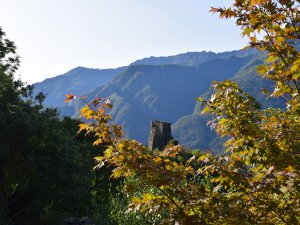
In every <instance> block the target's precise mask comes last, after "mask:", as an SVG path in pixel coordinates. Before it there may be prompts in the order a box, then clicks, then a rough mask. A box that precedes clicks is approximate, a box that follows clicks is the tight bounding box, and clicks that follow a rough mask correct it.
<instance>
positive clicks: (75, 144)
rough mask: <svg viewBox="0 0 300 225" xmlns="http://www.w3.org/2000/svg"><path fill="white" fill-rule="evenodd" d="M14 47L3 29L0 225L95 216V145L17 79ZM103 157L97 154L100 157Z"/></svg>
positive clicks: (0, 42) (0, 52)
mask: <svg viewBox="0 0 300 225" xmlns="http://www.w3.org/2000/svg"><path fill="white" fill-rule="evenodd" d="M18 64H19V57H18V56H16V55H15V46H14V43H13V42H11V41H9V40H7V39H6V38H5V34H4V32H3V31H2V30H1V28H0V127H1V131H0V224H8V225H19V224H22V225H27V224H28V225H31V224H41V225H42V224H47V225H49V224H55V225H56V224H60V223H61V222H62V220H63V219H65V218H67V217H69V216H72V217H76V216H80V217H81V216H84V215H90V214H91V213H90V212H88V209H89V207H90V204H91V202H90V201H91V193H90V188H91V186H92V182H93V179H94V176H95V175H94V173H93V172H92V171H91V167H92V165H93V161H92V159H91V157H93V155H92V154H91V152H90V151H89V149H92V146H91V144H89V143H88V141H86V140H85V138H83V137H82V136H77V137H76V134H77V129H78V125H79V121H77V120H73V119H70V118H63V119H59V117H58V115H57V112H56V110H54V109H49V108H44V107H43V106H42V101H43V99H44V95H43V94H39V95H38V96H37V97H36V100H34V99H33V97H32V96H31V95H30V94H31V87H30V86H27V85H26V84H24V83H22V82H21V81H20V80H15V79H14V72H15V71H16V69H17V67H18ZM97 154H98V153H97Z"/></svg>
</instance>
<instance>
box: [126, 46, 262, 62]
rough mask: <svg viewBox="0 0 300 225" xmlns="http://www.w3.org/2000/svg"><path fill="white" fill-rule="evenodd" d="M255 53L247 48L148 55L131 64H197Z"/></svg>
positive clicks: (255, 51)
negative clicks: (218, 51) (215, 51)
mask: <svg viewBox="0 0 300 225" xmlns="http://www.w3.org/2000/svg"><path fill="white" fill-rule="evenodd" d="M256 54H257V50H255V49H252V48H249V49H247V50H236V51H230V52H222V53H214V52H206V51H202V52H187V53H183V54H178V55H174V56H162V57H153V56H152V57H149V58H144V59H140V60H137V61H135V62H134V63H132V64H131V65H170V64H175V65H184V66H197V65H199V64H200V63H203V62H206V61H209V60H212V59H228V58H230V57H245V56H253V55H256Z"/></svg>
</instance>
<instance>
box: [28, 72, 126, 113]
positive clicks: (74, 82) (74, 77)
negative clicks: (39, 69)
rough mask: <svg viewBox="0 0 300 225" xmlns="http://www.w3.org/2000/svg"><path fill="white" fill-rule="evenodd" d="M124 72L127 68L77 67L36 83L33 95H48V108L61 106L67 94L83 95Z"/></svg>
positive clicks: (46, 102) (46, 103) (46, 101)
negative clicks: (41, 93) (40, 93)
mask: <svg viewBox="0 0 300 225" xmlns="http://www.w3.org/2000/svg"><path fill="white" fill-rule="evenodd" d="M124 70H125V67H120V68H117V69H102V70H100V69H89V68H84V67H77V68H74V69H72V70H70V71H69V72H67V73H65V74H62V75H59V76H56V77H53V78H48V79H46V80H44V81H42V82H39V83H35V84H34V93H33V94H34V95H36V94H37V93H39V92H40V91H42V92H43V93H44V94H46V95H47V98H46V100H45V102H44V104H45V105H46V106H55V107H56V106H61V105H63V103H64V99H65V94H69V93H72V94H75V95H82V94H84V93H85V92H88V91H91V90H92V89H94V88H97V87H99V86H101V85H103V84H106V83H108V82H109V81H111V80H112V79H113V78H114V77H115V76H116V75H118V74H119V73H120V72H122V71H124Z"/></svg>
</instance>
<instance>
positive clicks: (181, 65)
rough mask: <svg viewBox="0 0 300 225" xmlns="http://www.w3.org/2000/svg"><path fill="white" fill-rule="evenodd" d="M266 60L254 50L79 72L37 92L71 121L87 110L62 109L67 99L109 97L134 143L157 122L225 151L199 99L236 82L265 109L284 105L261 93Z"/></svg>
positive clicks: (186, 139) (196, 143)
mask: <svg viewBox="0 0 300 225" xmlns="http://www.w3.org/2000/svg"><path fill="white" fill-rule="evenodd" d="M263 60H264V54H261V53H260V54H258V53H257V52H256V51H255V50H253V49H248V50H246V51H245V50H239V51H232V52H224V53H213V52H190V53H185V54H179V55H176V56H169V57H150V58H145V59H141V60H137V61H136V62H134V63H132V64H131V65H129V66H128V67H121V68H117V69H106V70H97V69H87V68H83V67H79V68H75V69H73V70H71V71H69V72H68V73H66V74H63V75H60V76H57V77H55V78H50V79H46V80H45V81H43V82H40V83H37V84H35V86H36V89H35V92H36V93H37V92H38V91H41V90H42V91H44V92H46V93H48V97H47V99H46V104H47V105H52V106H59V110H60V113H61V114H62V115H69V116H74V115H77V114H78V110H79V109H80V107H81V106H82V105H81V104H79V103H77V104H74V103H73V104H72V105H69V104H64V105H62V104H63V101H64V94H66V93H71V94H75V95H86V96H87V97H88V99H93V98H95V97H108V98H110V99H111V101H112V103H113V105H114V107H113V109H112V110H111V114H112V116H113V118H114V122H115V123H118V124H121V125H123V127H124V130H125V132H126V135H127V136H128V137H130V138H134V139H137V140H139V141H142V142H143V143H147V139H148V135H149V125H150V121H151V120H156V119H158V120H164V121H168V122H171V123H174V124H173V126H172V130H173V136H174V137H175V138H176V139H178V140H179V141H180V143H181V144H183V145H185V146H187V147H189V148H192V149H195V148H200V149H202V150H206V149H217V151H220V149H222V141H221V140H220V139H219V138H218V137H216V135H215V133H214V131H212V130H211V129H210V128H209V127H207V125H206V123H207V121H208V120H209V118H208V117H203V116H199V112H200V111H201V106H200V105H199V104H197V103H196V97H198V96H200V95H201V96H202V97H204V98H209V97H210V95H211V93H212V92H211V91H209V87H210V85H211V82H212V81H213V80H224V79H232V80H235V81H236V82H237V83H239V84H240V86H241V88H242V89H244V90H246V91H247V92H248V93H249V94H251V95H253V96H254V97H256V98H257V99H258V100H259V101H260V102H262V103H263V106H264V107H268V106H270V105H273V106H274V105H275V106H280V105H282V102H280V101H277V102H276V101H274V100H272V101H265V96H264V95H262V94H261V93H260V89H261V88H262V87H270V86H271V85H272V83H271V82H270V81H268V82H267V81H265V80H263V79H261V78H259V77H258V75H257V73H256V65H258V64H261V63H262V61H263Z"/></svg>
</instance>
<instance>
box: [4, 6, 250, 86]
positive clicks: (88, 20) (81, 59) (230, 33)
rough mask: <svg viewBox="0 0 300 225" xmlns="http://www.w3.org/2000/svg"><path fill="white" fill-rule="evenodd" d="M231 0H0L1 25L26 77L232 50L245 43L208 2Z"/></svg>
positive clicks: (39, 77)
mask: <svg viewBox="0 0 300 225" xmlns="http://www.w3.org/2000/svg"><path fill="white" fill-rule="evenodd" d="M230 2H232V1H228V0H223V1H220V0H0V5H1V14H0V26H2V28H3V30H4V31H5V32H6V34H7V37H8V38H9V39H10V40H13V41H14V42H15V43H16V45H17V47H18V54H19V55H20V56H21V68H20V70H19V72H18V74H21V78H22V79H23V80H24V81H27V82H29V83H33V82H37V81H41V80H44V79H45V78H47V77H52V76H55V75H59V74H62V73H65V72H67V71H68V70H70V69H72V68H74V67H77V66H85V67H90V68H113V67H118V66H124V65H128V64H129V63H131V62H133V61H134V60H136V59H140V58H144V57H149V56H167V55H175V54H179V53H184V52H188V51H203V50H206V51H215V52H222V51H229V50H235V49H239V48H242V47H243V46H245V45H246V41H245V40H243V39H242V38H241V36H240V29H239V28H237V27H235V25H234V21H226V20H220V19H219V18H218V16H217V15H212V14H211V13H209V12H208V11H209V8H210V6H225V5H226V4H227V5H228V4H229V3H230Z"/></svg>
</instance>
